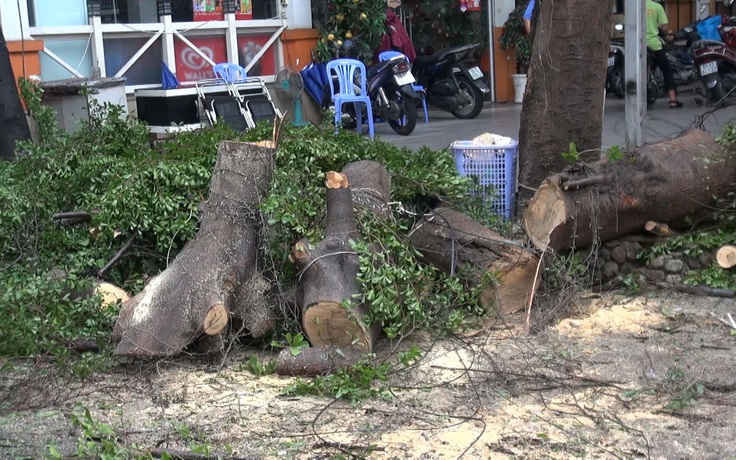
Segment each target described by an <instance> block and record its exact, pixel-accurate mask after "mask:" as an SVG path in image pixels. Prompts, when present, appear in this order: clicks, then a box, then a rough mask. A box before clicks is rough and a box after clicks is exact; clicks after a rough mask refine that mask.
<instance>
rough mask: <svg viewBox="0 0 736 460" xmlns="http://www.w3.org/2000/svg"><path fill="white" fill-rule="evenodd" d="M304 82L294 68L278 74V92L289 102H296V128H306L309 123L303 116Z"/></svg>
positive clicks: (286, 68)
mask: <svg viewBox="0 0 736 460" xmlns="http://www.w3.org/2000/svg"><path fill="white" fill-rule="evenodd" d="M303 91H304V80H303V79H302V76H301V75H300V74H299V72H297V71H296V69H294V68H293V67H284V68H283V69H281V70H279V73H277V74H276V92H277V93H279V95H280V96H281V97H282V98H284V99H285V100H288V101H294V121H293V122H292V123H291V124H292V125H294V126H304V125H306V124H307V123H306V122H305V121H304V118H303V116H302V92H303Z"/></svg>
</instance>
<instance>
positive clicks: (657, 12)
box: [646, 0, 669, 51]
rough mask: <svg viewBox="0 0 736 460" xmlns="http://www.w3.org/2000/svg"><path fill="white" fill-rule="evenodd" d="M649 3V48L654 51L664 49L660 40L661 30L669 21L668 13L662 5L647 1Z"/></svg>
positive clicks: (652, 0) (650, 0) (651, 0)
mask: <svg viewBox="0 0 736 460" xmlns="http://www.w3.org/2000/svg"><path fill="white" fill-rule="evenodd" d="M646 2H647V46H648V47H649V48H651V49H653V50H654V51H658V50H661V49H662V42H661V41H660V39H659V28H660V27H661V26H663V25H665V24H667V23H668V22H669V21H668V20H667V13H665V12H664V8H662V5H660V4H659V3H657V2H655V1H654V0H646Z"/></svg>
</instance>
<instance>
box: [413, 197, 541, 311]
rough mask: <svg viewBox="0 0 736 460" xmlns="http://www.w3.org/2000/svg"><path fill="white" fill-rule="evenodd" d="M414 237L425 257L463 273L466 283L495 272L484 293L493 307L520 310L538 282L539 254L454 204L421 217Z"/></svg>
mask: <svg viewBox="0 0 736 460" xmlns="http://www.w3.org/2000/svg"><path fill="white" fill-rule="evenodd" d="M411 242H412V244H413V245H414V246H415V247H416V248H417V249H418V250H419V252H420V253H421V254H422V259H423V262H425V263H429V264H432V265H434V266H435V267H437V268H439V269H440V270H442V271H443V272H445V273H446V274H448V275H450V274H455V275H458V276H461V277H462V278H463V282H464V283H465V284H466V285H477V284H479V283H482V282H483V280H484V279H486V278H487V275H488V274H490V275H492V276H493V277H494V278H495V279H496V280H497V283H495V284H494V285H490V286H488V288H487V289H486V290H485V291H484V294H483V295H482V296H481V298H482V301H483V304H484V306H485V308H486V309H487V310H489V311H490V309H491V308H496V309H497V310H498V311H501V312H503V313H513V312H515V311H518V310H521V309H522V308H524V307H525V306H526V305H527V302H528V301H529V298H530V296H531V295H532V294H533V293H534V292H535V291H536V289H537V287H538V286H539V277H538V276H536V274H537V269H538V268H539V263H540V262H539V258H538V257H537V256H536V255H535V254H533V253H532V252H531V251H530V250H528V249H525V248H523V247H522V245H521V244H520V243H518V242H515V241H510V240H508V239H506V238H504V237H502V236H501V235H499V234H497V233H495V232H493V231H492V230H490V229H488V228H486V227H485V226H483V225H482V224H480V223H478V222H475V221H474V220H472V219H471V218H470V217H468V216H466V215H465V214H462V213H459V212H457V211H453V210H452V209H449V208H437V209H435V210H434V214H433V215H431V216H429V217H425V218H424V219H422V220H420V221H419V222H417V223H416V224H415V225H414V228H413V229H412V231H411Z"/></svg>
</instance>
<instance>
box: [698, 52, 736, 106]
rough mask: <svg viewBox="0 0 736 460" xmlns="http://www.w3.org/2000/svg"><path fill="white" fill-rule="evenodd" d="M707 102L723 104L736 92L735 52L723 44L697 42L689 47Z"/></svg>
mask: <svg viewBox="0 0 736 460" xmlns="http://www.w3.org/2000/svg"><path fill="white" fill-rule="evenodd" d="M690 52H691V54H692V56H693V60H694V62H695V65H696V67H697V69H698V73H699V76H700V81H701V83H702V88H701V90H702V92H703V95H704V96H705V97H706V99H707V102H710V103H712V104H724V103H725V102H726V101H725V99H726V96H727V95H729V94H733V93H734V92H736V90H735V89H734V88H736V51H734V50H733V49H731V48H729V47H728V45H726V44H725V43H724V42H720V41H717V40H698V41H696V42H695V43H693V45H692V46H691V47H690Z"/></svg>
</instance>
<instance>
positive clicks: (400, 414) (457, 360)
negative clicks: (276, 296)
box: [0, 292, 736, 460]
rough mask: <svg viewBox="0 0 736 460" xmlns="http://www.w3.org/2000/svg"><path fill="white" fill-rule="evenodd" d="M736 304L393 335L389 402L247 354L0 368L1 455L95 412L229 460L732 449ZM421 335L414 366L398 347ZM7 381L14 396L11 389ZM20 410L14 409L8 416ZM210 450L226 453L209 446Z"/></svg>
mask: <svg viewBox="0 0 736 460" xmlns="http://www.w3.org/2000/svg"><path fill="white" fill-rule="evenodd" d="M727 313H731V314H732V315H736V300H734V299H724V298H714V297H699V296H690V295H685V294H674V293H670V292H658V293H648V294H642V295H639V296H636V297H625V296H620V295H611V294H605V295H595V294H587V295H584V296H582V297H581V298H580V299H579V301H578V302H577V308H576V314H575V315H574V316H573V317H571V318H567V319H564V320H561V321H559V322H558V323H557V324H555V325H553V326H550V327H548V328H547V329H546V330H545V331H543V332H541V333H538V334H535V335H528V334H525V333H524V332H523V324H524V315H523V314H518V315H517V317H514V318H511V319H510V320H509V321H508V322H507V323H506V324H501V323H500V322H492V323H490V322H489V323H488V324H485V325H484V326H483V327H477V328H475V329H473V330H471V331H468V332H467V333H465V334H463V335H461V336H457V337H455V338H451V339H443V340H437V339H436V338H433V337H431V336H429V335H428V334H415V335H413V336H411V337H408V338H406V339H404V340H403V341H402V342H401V343H399V344H396V343H389V342H388V341H387V340H383V341H382V342H381V343H380V344H379V349H378V350H377V354H378V356H379V357H388V359H389V360H390V361H391V362H392V363H394V364H393V365H392V367H391V371H390V372H389V377H388V380H387V381H385V382H376V384H375V386H376V388H379V389H381V390H382V391H381V394H382V397H379V398H373V399H369V400H365V401H361V402H358V403H353V404H351V403H350V402H347V401H344V400H333V399H329V398H318V397H312V396H309V397H305V396H293V395H291V396H287V395H284V394H283V390H284V389H285V388H286V387H287V386H288V385H290V384H291V383H293V382H294V381H295V379H294V378H291V377H279V376H276V375H266V376H262V377H260V378H259V377H256V376H255V375H254V374H252V373H251V372H249V371H248V370H246V366H244V363H245V362H246V361H247V360H248V359H249V358H250V357H251V356H253V355H256V356H258V358H259V359H261V360H263V361H268V360H269V359H275V356H274V355H272V354H268V353H265V352H263V351H260V350H253V349H248V348H243V349H238V350H233V351H231V353H230V354H229V355H228V356H227V359H226V362H225V365H224V367H223V368H222V370H220V371H219V372H218V368H219V367H220V363H219V362H217V363H206V362H203V361H201V360H194V359H178V360H173V361H167V362H157V363H149V364H141V363H137V364H127V365H125V366H120V367H118V368H116V369H115V370H114V371H113V372H111V373H109V374H106V375H104V376H98V377H95V378H93V379H91V380H88V381H86V382H84V384H79V385H73V386H70V385H68V383H67V382H61V381H56V380H54V377H53V375H54V374H53V373H43V372H40V369H42V368H41V367H40V366H36V367H33V368H32V369H33V372H30V371H27V372H25V373H24V372H23V371H22V370H21V369H23V367H22V366H21V367H20V368H19V370H18V371H16V372H14V373H6V374H5V375H4V376H0V391H3V392H4V393H6V394H4V395H3V394H1V393H0V401H4V402H5V403H4V405H0V457H2V458H43V457H46V456H48V452H49V446H51V445H55V446H56V447H57V449H58V450H59V451H60V452H61V453H62V454H65V455H71V454H73V453H74V452H75V449H76V448H77V446H78V443H79V439H80V436H81V435H82V429H81V428H80V427H79V425H78V424H74V423H72V414H76V415H77V416H81V415H83V414H84V409H85V408H86V409H89V411H90V413H91V416H92V419H93V420H95V421H96V422H99V423H104V424H106V425H108V426H110V427H111V428H112V429H113V431H114V433H115V435H116V436H117V442H119V443H120V444H122V445H125V446H133V445H137V446H140V448H141V449H142V450H143V451H146V450H147V449H154V448H160V449H162V448H166V449H176V450H180V451H189V452H191V451H192V450H193V449H194V447H196V446H199V447H200V448H201V447H202V446H207V447H208V448H209V450H210V453H213V454H219V455H222V457H223V458H233V457H236V458H252V459H256V458H262V459H305V460H306V459H314V460H316V459H333V458H370V459H460V458H463V459H511V458H524V459H568V458H573V457H576V458H653V459H728V458H736V354H735V353H734V351H735V350H736V336H732V335H731V331H730V329H729V328H728V327H726V326H725V325H724V324H723V323H722V322H720V321H719V320H718V318H724V317H725V316H726V314H727ZM413 345H417V346H419V347H420V348H421V350H422V355H421V359H420V360H419V361H417V362H415V363H413V364H411V365H409V366H404V365H402V364H400V363H399V360H398V358H397V356H398V353H399V352H401V351H403V350H407V349H409V347H411V346H413ZM11 388H12V394H8V393H9V392H10V389H11ZM11 409H12V410H11ZM212 458H217V457H216V456H213V457H212Z"/></svg>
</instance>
